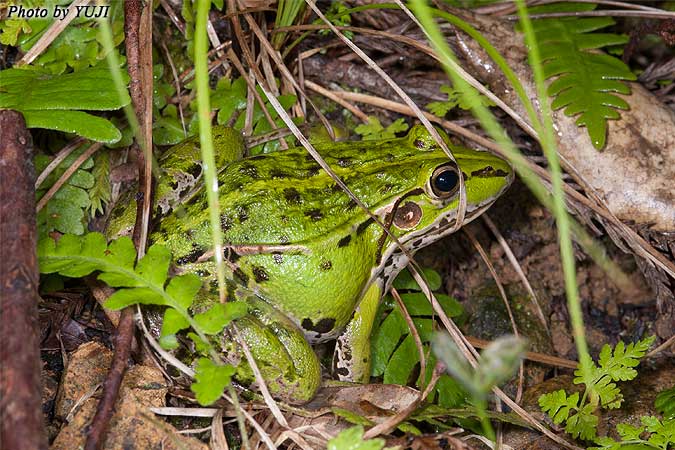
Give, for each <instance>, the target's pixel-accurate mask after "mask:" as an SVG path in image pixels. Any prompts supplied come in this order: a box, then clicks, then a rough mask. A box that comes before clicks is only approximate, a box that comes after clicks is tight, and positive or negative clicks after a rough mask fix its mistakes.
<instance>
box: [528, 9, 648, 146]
mask: <svg viewBox="0 0 675 450" xmlns="http://www.w3.org/2000/svg"><path fill="white" fill-rule="evenodd" d="M586 9H587V8H586ZM613 23H614V21H613V20H612V19H611V18H608V17H591V18H574V17H573V18H565V19H560V18H555V19H539V20H535V21H534V23H533V26H534V31H535V34H536V36H537V41H538V43H539V46H540V49H541V57H542V61H543V65H544V67H543V69H544V75H545V77H546V78H547V79H549V78H552V77H558V78H557V79H555V80H554V81H553V82H552V83H551V84H550V86H549V88H548V94H549V95H550V96H551V97H554V100H553V102H552V104H551V107H552V108H553V109H556V110H557V109H560V108H565V114H566V115H567V116H577V115H578V118H577V120H576V124H577V125H578V126H585V127H586V128H587V130H588V134H589V136H590V138H591V141H592V142H593V145H594V146H595V148H597V149H602V148H603V147H604V145H605V143H606V135H607V120H610V119H618V118H619V117H620V114H619V112H618V111H617V109H624V110H625V109H628V108H629V106H628V103H626V101H625V100H623V99H622V98H620V97H618V96H617V95H615V94H626V95H627V94H630V87H629V86H628V85H627V84H625V83H624V82H623V81H621V80H635V79H636V77H635V75H634V74H633V73H632V72H631V71H630V69H629V68H628V66H626V65H625V64H624V63H623V62H622V61H621V60H619V59H617V58H615V57H613V56H609V55H606V54H603V53H599V52H598V51H597V50H599V49H601V48H603V47H606V46H610V45H619V44H624V43H626V42H627V39H628V38H627V37H626V36H622V35H617V34H610V33H593V34H589V33H590V32H591V31H595V30H598V29H601V28H605V27H607V26H609V25H612V24H613ZM589 50H590V51H589Z"/></svg>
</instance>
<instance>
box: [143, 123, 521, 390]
mask: <svg viewBox="0 0 675 450" xmlns="http://www.w3.org/2000/svg"><path fill="white" fill-rule="evenodd" d="M216 133H217V134H218V136H219V140H218V143H217V146H218V147H219V150H221V152H222V154H225V155H227V157H228V158H236V157H238V156H239V155H241V154H242V153H243V149H242V140H241V137H240V136H238V135H237V134H236V133H235V132H232V131H231V130H229V131H227V130H224V129H221V128H217V129H216ZM223 136H225V137H223ZM196 142H197V141H195V140H192V141H188V144H179V146H178V147H177V148H176V149H175V150H173V151H170V155H173V156H172V157H171V158H173V159H174V160H178V161H183V162H186V161H194V160H195V159H196V156H195V157H193V156H194V154H195V152H196V151H197V150H195V149H198V147H197V145H196ZM448 143H449V142H448ZM181 145H182V147H181ZM316 148H317V150H318V151H319V153H320V154H321V155H322V157H323V158H324V159H325V160H326V162H327V163H328V164H329V165H330V166H331V167H332V168H333V170H334V171H335V172H336V174H337V175H338V176H339V177H340V178H341V179H342V180H343V181H344V182H345V183H346V184H347V186H349V188H350V189H351V190H352V192H354V194H355V195H356V196H357V197H358V198H359V199H361V201H362V202H363V203H364V204H365V205H366V206H367V207H368V209H369V210H370V211H371V212H372V213H373V214H375V216H377V218H378V219H379V220H380V221H381V223H383V224H384V225H385V226H386V227H388V229H389V232H390V233H391V234H392V235H393V236H395V237H396V238H397V239H398V240H399V242H400V243H401V244H402V245H403V246H404V247H405V248H406V249H407V250H408V252H409V254H414V253H415V251H417V250H418V249H420V248H422V247H424V246H427V245H429V244H430V243H432V242H434V241H436V240H438V239H440V238H441V237H443V236H445V235H448V234H449V233H451V232H452V231H453V226H454V223H455V219H456V215H457V208H458V202H459V193H458V192H459V178H458V177H459V176H460V174H461V176H463V177H464V183H465V187H466V199H467V210H466V216H465V218H464V222H465V223H466V222H468V221H470V220H472V219H474V218H475V217H477V216H478V215H480V214H481V213H482V212H483V211H485V210H486V209H487V208H488V207H489V206H490V205H491V204H492V203H493V202H494V201H495V200H496V199H497V198H498V197H499V196H500V195H501V193H502V192H504V190H505V189H506V188H507V187H508V186H509V184H510V183H511V181H512V178H513V172H512V169H511V168H510V166H509V165H508V164H507V163H506V162H505V161H504V160H502V159H500V158H498V157H496V156H493V155H491V154H489V153H486V152H481V151H477V150H470V149H466V148H461V147H455V146H450V148H451V150H452V153H453V155H454V157H455V159H456V161H457V165H455V164H454V163H452V162H451V161H450V159H449V158H448V156H447V155H445V154H444V153H443V152H442V151H441V150H440V148H439V146H438V145H437V144H436V142H435V141H434V140H433V138H431V136H430V135H429V134H428V132H427V131H426V130H425V129H424V128H423V127H421V126H416V127H413V128H412V129H411V131H410V132H409V133H408V135H407V136H405V137H402V138H395V139H388V140H381V141H361V142H346V143H326V144H320V145H316ZM181 153H188V154H190V155H193V156H190V157H189V158H182V157H178V156H176V155H178V154H181ZM169 170H171V169H169ZM190 170H191V171H192V174H191V175H190V176H192V178H190V177H189V176H186V175H185V172H186V171H185V168H181V169H180V170H173V171H172V175H171V177H173V179H174V180H173V181H172V179H171V178H169V181H165V182H164V184H161V183H160V184H161V186H163V187H161V188H160V189H158V191H163V193H164V194H166V193H167V192H168V193H169V194H168V195H169V196H172V195H173V196H174V197H179V196H180V195H174V194H173V193H171V188H177V189H180V190H181V191H183V192H187V191H191V190H194V187H193V184H194V183H190V182H188V183H185V182H184V181H185V179H186V178H187V179H189V180H195V179H197V178H198V176H199V173H198V172H199V168H197V169H194V168H193V169H190ZM165 173H167V172H166V169H165ZM176 173H179V174H183V175H181V176H182V179H183V182H182V183H179V182H177V181H175V178H176ZM167 186H168V187H167ZM186 186H187V187H186ZM165 196H166V195H165ZM219 199H220V208H221V216H220V225H221V228H222V231H223V236H224V242H225V244H226V247H227V248H226V252H225V257H226V260H227V262H228V268H229V270H230V272H231V278H232V281H233V282H232V283H231V286H230V293H232V294H235V296H236V297H237V298H239V299H240V300H243V301H247V302H248V304H249V315H248V316H246V317H245V318H243V319H240V320H238V321H237V328H238V330H239V331H240V333H241V335H242V336H243V337H244V339H245V340H246V342H247V344H248V347H249V348H250V349H251V351H252V353H253V355H254V357H255V358H256V361H257V363H258V365H259V366H260V368H261V370H262V373H263V376H264V378H265V379H266V381H267V383H268V386H269V387H270V390H271V391H272V392H273V393H274V394H275V395H277V396H278V397H280V398H283V399H285V400H288V401H292V402H303V401H307V400H309V399H311V398H312V397H313V395H314V394H315V392H316V390H317V389H318V387H319V385H320V381H321V369H320V365H319V362H318V360H317V358H316V356H315V354H314V352H313V351H312V349H311V347H310V345H309V343H318V342H324V341H326V340H330V339H336V338H339V340H338V345H337V356H336V358H335V361H334V370H335V371H336V372H337V375H338V376H339V377H340V378H341V379H350V380H354V381H359V382H364V381H367V379H368V376H369V374H370V344H369V335H370V330H371V328H372V322H373V320H374V316H375V310H376V307H377V303H378V301H379V299H380V298H381V296H382V294H383V293H384V292H386V291H387V289H388V288H389V286H390V284H391V282H392V279H393V278H394V277H395V276H396V274H397V273H398V272H399V271H400V270H401V269H403V268H404V267H405V266H406V264H407V263H408V258H407V256H406V255H405V254H404V253H403V252H402V251H401V250H400V248H398V246H397V245H396V244H395V242H394V241H393V240H392V239H391V237H389V236H388V235H387V234H386V233H385V231H384V230H383V229H382V227H381V226H380V225H378V224H377V223H376V222H375V221H374V220H373V219H372V218H371V217H369V215H368V214H367V213H366V212H365V211H364V210H363V209H362V208H360V207H359V206H357V204H356V203H355V202H354V201H353V200H352V199H350V197H349V196H348V195H347V194H346V193H344V192H343V191H342V190H341V189H340V188H339V187H338V186H337V184H336V183H335V181H334V180H333V179H331V178H330V177H329V176H328V174H327V173H326V172H325V171H324V170H322V169H321V168H320V166H319V165H318V164H317V163H316V161H314V159H313V158H312V157H311V156H310V155H309V154H308V153H307V152H306V150H305V149H303V148H292V149H288V150H284V151H279V152H275V153H270V154H263V155H257V156H251V157H247V158H243V159H239V160H237V161H233V162H231V163H229V164H227V165H226V166H225V168H224V169H223V170H222V171H221V172H220V175H219ZM160 201H162V200H161V199H160ZM167 209H171V212H170V213H169V214H168V215H166V216H165V217H164V218H163V219H162V220H161V222H160V223H159V226H158V227H157V229H156V231H155V232H154V233H153V234H152V240H153V241H154V242H155V243H161V244H164V245H166V246H168V247H169V249H170V250H171V251H172V252H173V255H174V258H175V263H176V268H177V270H178V271H192V272H195V273H198V274H199V275H200V276H202V277H203V278H204V279H205V289H204V291H203V295H202V296H201V299H200V305H201V306H202V307H208V305H209V304H210V302H215V301H218V295H217V286H216V282H215V279H214V278H215V277H214V276H213V273H214V268H213V263H212V262H210V260H211V259H212V258H209V253H208V252H211V251H212V242H211V231H210V229H209V226H210V225H209V216H208V206H207V200H206V195H205V193H204V191H203V189H202V190H201V191H198V192H196V194H195V195H191V196H190V198H189V200H187V201H185V202H184V203H182V204H180V206H172V207H165V208H164V210H165V211H166V210H167ZM237 286H244V287H246V291H245V292H248V293H249V294H245V295H243V297H245V298H242V293H241V292H244V291H237V289H236V287H237ZM220 344H221V346H222V347H223V349H224V350H223V351H224V354H226V355H227V356H228V358H230V359H235V360H236V359H239V358H240V357H239V356H237V355H238V353H239V352H238V351H237V350H236V346H235V345H234V344H232V343H231V340H230V337H229V335H228V333H224V334H223V337H222V338H221V342H220ZM239 378H240V379H242V380H244V381H252V380H253V376H252V374H251V371H250V369H249V368H248V367H247V365H246V364H245V363H242V364H240V373H239Z"/></svg>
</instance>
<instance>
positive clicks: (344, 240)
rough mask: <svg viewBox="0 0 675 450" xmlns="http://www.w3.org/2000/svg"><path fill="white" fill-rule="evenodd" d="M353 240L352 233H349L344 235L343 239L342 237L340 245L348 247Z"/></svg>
mask: <svg viewBox="0 0 675 450" xmlns="http://www.w3.org/2000/svg"><path fill="white" fill-rule="evenodd" d="M351 240H352V235H351V234H348V235H347V236H345V237H343V238H342V239H340V240H339V241H338V247H340V248H342V247H346V246H347V245H349V242H350V241H351Z"/></svg>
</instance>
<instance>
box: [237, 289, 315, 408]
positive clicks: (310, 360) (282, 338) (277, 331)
mask: <svg viewBox="0 0 675 450" xmlns="http://www.w3.org/2000/svg"><path fill="white" fill-rule="evenodd" d="M247 303H248V304H249V314H248V315H246V316H244V317H242V318H241V319H238V320H237V321H236V326H237V329H238V330H239V334H240V336H241V337H242V339H243V340H244V341H245V342H246V344H247V346H248V348H249V349H250V351H251V354H252V355H253V359H254V360H255V362H256V364H257V366H258V368H259V369H260V372H261V373H262V376H263V378H264V379H265V382H266V383H267V387H268V389H269V390H270V392H271V393H272V395H273V396H275V397H277V398H280V399H282V400H284V401H286V402H288V403H305V402H308V401H309V400H311V399H312V398H313V397H314V395H315V394H316V392H317V390H318V389H319V386H320V385H321V366H320V364H319V360H318V358H317V356H316V354H315V353H314V351H313V350H312V347H311V346H310V345H309V343H308V342H307V340H306V339H305V336H304V334H303V332H302V331H301V330H300V329H299V328H298V327H297V326H296V325H295V324H294V323H292V322H291V321H290V320H289V319H288V318H287V317H286V316H285V315H284V314H283V313H281V312H279V311H277V310H276V309H274V308H273V307H271V306H270V305H268V304H267V303H265V302H264V301H262V300H260V299H257V298H256V299H253V298H251V299H248V300H247ZM240 359H241V362H240V363H239V365H238V368H237V378H238V379H239V380H240V381H241V382H243V383H249V384H250V383H254V382H255V376H254V374H253V371H252V370H251V368H250V366H249V365H248V364H247V363H246V360H245V358H242V357H241V356H240Z"/></svg>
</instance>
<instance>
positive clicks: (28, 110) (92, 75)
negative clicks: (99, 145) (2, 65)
mask: <svg viewBox="0 0 675 450" xmlns="http://www.w3.org/2000/svg"><path fill="white" fill-rule="evenodd" d="M0 94H2V95H0V108H8V109H15V110H17V111H21V112H22V113H23V114H24V116H25V118H26V123H27V124H28V126H29V127H34V128H47V129H51V130H59V131H65V132H69V133H75V134H78V135H80V136H84V137H86V138H89V139H92V140H96V141H100V142H106V143H114V142H117V141H118V140H119V139H120V138H121V133H120V131H119V130H118V129H117V128H116V127H115V126H114V125H113V124H112V123H110V122H109V121H108V120H106V119H103V118H101V117H97V116H93V115H91V114H87V113H84V112H82V111H78V110H81V109H86V110H95V111H110V110H115V109H119V108H121V107H123V106H126V105H128V104H129V102H130V100H129V97H128V95H125V98H123V99H120V97H119V95H118V93H117V89H115V86H114V82H113V79H112V77H111V76H110V73H109V71H108V69H107V68H104V67H91V68H87V69H82V70H80V71H78V72H74V73H69V74H65V75H58V76H55V75H50V74H46V73H42V72H38V71H36V70H24V69H7V70H3V71H0Z"/></svg>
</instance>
